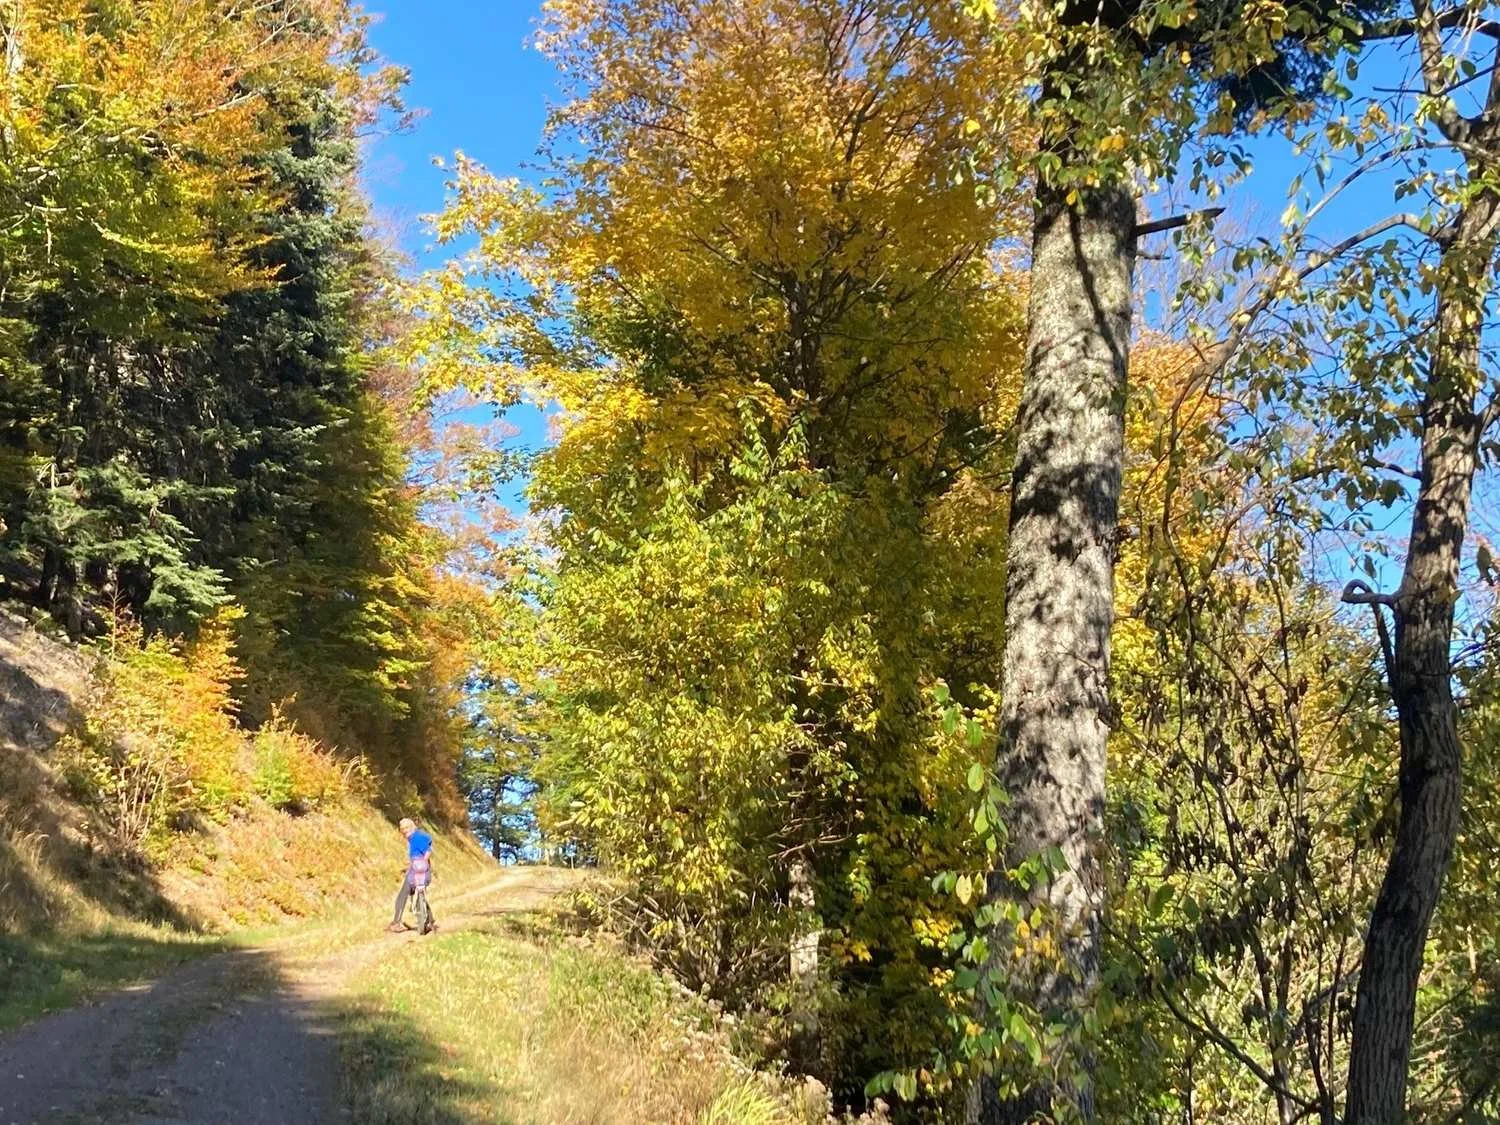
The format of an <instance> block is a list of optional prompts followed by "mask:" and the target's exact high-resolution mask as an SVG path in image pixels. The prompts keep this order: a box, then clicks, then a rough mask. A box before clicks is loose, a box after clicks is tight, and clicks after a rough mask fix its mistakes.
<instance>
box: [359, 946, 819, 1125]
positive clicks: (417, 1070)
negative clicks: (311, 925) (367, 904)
mask: <svg viewBox="0 0 1500 1125" xmlns="http://www.w3.org/2000/svg"><path fill="white" fill-rule="evenodd" d="M336 1026H337V1029H338V1034H339V1039H340V1047H341V1054H342V1058H343V1061H344V1065H345V1093H346V1098H347V1102H348V1106H349V1109H350V1111H351V1114H352V1116H353V1119H354V1120H356V1121H360V1122H363V1123H366V1125H471V1123H478V1122H496V1123H499V1122H505V1123H515V1125H533V1123H534V1125H563V1123H570V1122H603V1121H607V1122H611V1123H615V1125H646V1123H648V1122H649V1123H651V1125H667V1123H675V1122H682V1123H688V1122H692V1123H702V1125H781V1123H787V1125H793V1123H796V1122H802V1121H807V1120H819V1121H821V1115H818V1116H817V1117H812V1116H811V1115H810V1112H809V1111H805V1110H801V1109H799V1108H797V1106H796V1105H795V1098H793V1097H792V1096H790V1092H789V1091H788V1090H787V1089H784V1088H782V1087H781V1085H780V1084H778V1083H776V1082H775V1081H774V1080H771V1079H768V1078H765V1077H763V1076H759V1075H756V1074H754V1073H752V1072H751V1071H750V1070H749V1069H748V1068H747V1067H745V1066H744V1065H743V1064H742V1063H740V1062H738V1061H737V1060H736V1059H734V1058H733V1056H732V1055H731V1054H730V1053H729V1051H728V1050H727V1048H726V1046H725V1043H724V1035H723V1033H722V1031H721V1030H720V1029H719V1028H718V1027H717V1026H716V1023H715V1020H714V1017H713V1015H712V1013H711V1012H709V1010H708V1009H707V1008H706V1007H705V1006H703V1005H702V1004H701V1003H700V1002H698V1001H697V1000H696V999H694V998H692V997H688V996H684V995H683V994H681V993H680V992H679V991H678V990H677V989H676V988H675V987H674V986H672V985H671V984H669V983H668V982H667V981H666V980H665V979H663V978H662V977H660V976H659V975H657V974H656V973H654V972H652V971H651V970H649V969H647V968H645V967H643V966H641V965H639V964H637V963H635V962H634V961H631V960H630V959H628V958H626V957H625V956H623V955H622V954H621V953H620V952H618V951H617V950H615V949H613V948H610V947H606V946H599V945H595V944H592V943H590V942H586V941H583V940H581V939H577V938H569V937H565V936H563V935H559V934H556V933H553V932H549V931H548V930H546V929H544V928H539V927H537V926H536V925H534V924H532V923H528V922H526V921H524V920H522V921H512V920H505V919H495V920H493V921H491V922H489V923H487V924H486V925H484V926H483V927H481V928H479V929H473V930H467V931H464V932H460V933H453V934H442V933H441V932H440V933H439V934H438V935H437V936H435V937H433V938H428V939H425V940H423V941H415V942H409V943H406V944H405V945H403V946H402V947H401V948H400V949H399V950H397V951H395V952H394V953H393V954H391V955H390V956H388V957H387V958H385V959H384V960H383V961H381V962H380V963H378V964H376V965H373V966H371V967H369V968H368V969H366V970H365V971H364V972H362V973H361V974H359V975H358V976H357V977H356V978H355V980H354V981H353V982H352V987H351V989H350V991H349V993H348V994H347V996H346V998H345V1001H344V1003H343V1006H342V1009H341V1011H340V1013H339V1015H338V1018H337V1022H336Z"/></svg>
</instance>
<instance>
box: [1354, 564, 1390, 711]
mask: <svg viewBox="0 0 1500 1125" xmlns="http://www.w3.org/2000/svg"><path fill="white" fill-rule="evenodd" d="M1343 601H1344V604H1345V605H1367V606H1369V607H1370V609H1371V610H1372V611H1373V612H1374V614H1375V631H1376V632H1377V633H1379V634H1380V655H1381V656H1382V657H1383V658H1384V659H1385V680H1386V684H1387V685H1388V686H1389V687H1390V688H1391V689H1392V690H1394V689H1395V686H1396V653H1395V650H1394V649H1393V648H1392V647H1391V634H1390V630H1389V629H1387V628H1386V624H1385V614H1384V613H1382V612H1380V607H1381V606H1389V607H1390V609H1391V612H1392V613H1395V612H1396V595H1395V594H1382V593H1379V592H1377V591H1375V590H1373V589H1371V588H1370V586H1369V584H1368V583H1366V582H1364V581H1363V580H1362V579H1359V578H1356V579H1354V581H1352V582H1350V583H1349V584H1348V585H1347V586H1345V587H1344V596H1343Z"/></svg>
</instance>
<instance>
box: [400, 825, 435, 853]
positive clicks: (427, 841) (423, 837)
mask: <svg viewBox="0 0 1500 1125" xmlns="http://www.w3.org/2000/svg"><path fill="white" fill-rule="evenodd" d="M406 843H407V849H406V854H407V857H408V858H410V859H416V858H417V856H419V855H426V854H427V853H428V852H430V851H432V837H431V836H429V835H427V833H425V832H423V831H421V830H418V831H416V832H413V833H412V834H411V836H410V837H408V838H407V841H406Z"/></svg>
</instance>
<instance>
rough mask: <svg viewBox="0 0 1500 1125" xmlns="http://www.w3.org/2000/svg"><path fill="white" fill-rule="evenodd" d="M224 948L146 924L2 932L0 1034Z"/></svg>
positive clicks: (205, 939) (212, 940) (220, 943)
mask: <svg viewBox="0 0 1500 1125" xmlns="http://www.w3.org/2000/svg"><path fill="white" fill-rule="evenodd" d="M223 948H225V943H224V942H223V941H222V940H219V939H215V938H211V937H205V936H202V935H194V934H185V933H183V932H181V931H179V930H172V929H168V928H166V927H148V926H144V925H142V926H128V925H126V926H121V927H119V928H107V929H103V930H100V931H98V932H96V933H88V934H49V935H46V936H37V937H31V936H25V935H13V934H0V1031H6V1030H8V1029H10V1028H13V1027H16V1026H18V1025H20V1024H23V1023H26V1022H28V1021H30V1020H33V1019H36V1018H37V1017H39V1016H43V1015H46V1014H47V1013H48V1012H54V1011H58V1010H60V1009H63V1008H70V1007H73V1006H74V1005H76V1004H78V1003H79V1002H81V1001H83V1000H85V999H87V998H88V997H90V996H92V995H95V994H97V993H99V992H102V991H106V990H108V989H111V988H120V987H123V986H126V985H131V984H138V983H141V982H143V981H148V980H152V979H154V978H156V977H158V976H160V975H161V974H162V973H165V972H167V971H169V970H170V969H173V968H175V967H176V966H178V965H181V964H182V963H184V962H186V961H190V960H192V959H194V958H197V957H202V956H204V955H205V954H208V953H213V952H216V951H218V950H220V949H223Z"/></svg>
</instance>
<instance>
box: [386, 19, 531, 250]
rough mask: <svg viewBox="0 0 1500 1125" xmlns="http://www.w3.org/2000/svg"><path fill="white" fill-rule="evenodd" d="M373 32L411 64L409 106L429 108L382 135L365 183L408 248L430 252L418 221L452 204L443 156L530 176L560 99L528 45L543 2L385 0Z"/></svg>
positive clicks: (392, 54)
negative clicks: (401, 130) (459, 153)
mask: <svg viewBox="0 0 1500 1125" xmlns="http://www.w3.org/2000/svg"><path fill="white" fill-rule="evenodd" d="M372 7H373V8H374V9H375V10H376V11H377V12H379V13H380V18H379V22H378V23H377V24H376V25H375V27H374V28H373V30H372V33H371V36H370V37H371V39H372V41H373V43H374V46H375V47H376V49H377V50H379V51H380V52H381V54H382V55H384V56H385V57H386V58H387V59H388V60H389V61H391V62H394V63H399V64H400V65H402V66H406V67H409V68H410V69H411V83H410V85H409V86H408V87H407V102H408V104H409V105H410V106H411V107H413V108H415V109H419V110H423V111H425V116H424V117H423V118H422V120H420V121H419V122H417V125H416V128H415V129H414V130H412V131H411V132H410V133H406V134H402V135H397V136H390V137H383V138H381V139H380V140H379V141H378V142H376V144H375V145H374V147H373V150H372V151H371V152H370V154H369V164H368V167H367V169H366V177H365V178H366V187H367V190H368V191H369V192H370V195H371V197H372V198H373V199H374V201H375V204H376V207H377V208H378V210H379V211H380V213H381V215H382V217H383V218H384V219H385V220H386V221H390V222H394V223H395V224H396V227H397V230H398V231H399V233H400V235H401V238H402V245H403V246H405V247H406V249H407V250H408V251H411V252H412V253H413V254H416V255H418V258H419V261H421V260H428V261H430V260H432V259H431V257H430V256H429V255H424V254H423V251H424V249H425V248H426V246H427V240H426V239H425V238H424V237H423V234H422V231H421V229H420V224H419V223H418V217H419V216H420V215H422V214H426V213H430V212H432V211H435V210H437V209H438V208H439V207H440V206H441V205H442V200H443V173H442V172H441V170H439V169H437V168H434V167H433V165H432V158H433V157H434V156H442V157H449V156H452V154H453V152H454V151H455V150H457V149H463V150H464V151H465V152H466V153H468V154H469V155H470V156H472V157H474V158H475V159H477V160H479V161H481V162H482V163H484V164H486V165H488V166H489V167H490V168H491V169H492V170H493V171H495V172H498V173H500V174H503V175H505V174H509V175H522V174H524V165H525V164H526V163H527V162H529V161H530V160H531V158H532V156H533V155H534V153H535V151H536V147H537V143H538V141H539V140H540V139H541V134H542V124H543V121H544V119H545V117H546V112H547V105H548V103H549V101H551V100H553V98H554V91H555V86H554V80H553V73H552V68H551V66H550V64H548V62H547V61H546V60H545V59H543V58H542V57H541V56H540V55H539V54H538V53H537V52H536V51H534V50H532V49H530V48H529V47H527V46H526V40H527V38H528V36H529V35H530V34H531V32H532V29H533V23H534V20H535V19H536V15H537V11H538V8H539V4H537V3H532V2H531V0H482V2H479V0H469V2H467V3H464V2H454V0H447V2H442V3H433V2H432V0H384V2H383V3H380V2H378V0H377V3H376V4H374V5H372Z"/></svg>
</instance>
